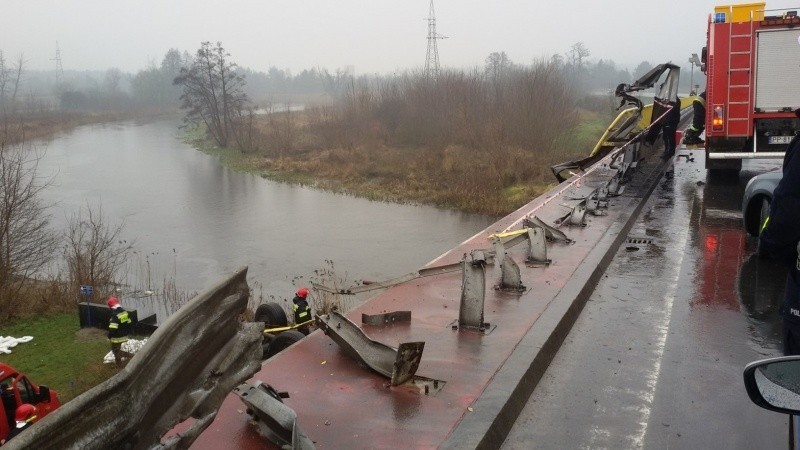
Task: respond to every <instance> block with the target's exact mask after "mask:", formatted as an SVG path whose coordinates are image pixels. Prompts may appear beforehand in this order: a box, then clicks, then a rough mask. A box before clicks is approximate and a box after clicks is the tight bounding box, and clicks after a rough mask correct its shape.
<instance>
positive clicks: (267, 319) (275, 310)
mask: <svg viewBox="0 0 800 450" xmlns="http://www.w3.org/2000/svg"><path fill="white" fill-rule="evenodd" d="M253 321H254V322H264V328H277V327H285V326H286V325H288V324H289V321H288V320H287V319H286V312H285V311H284V310H283V308H281V305H279V304H277V303H275V302H269V303H264V304H263V305H258V308H256V314H255V318H254V320H253Z"/></svg>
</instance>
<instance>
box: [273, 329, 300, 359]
mask: <svg viewBox="0 0 800 450" xmlns="http://www.w3.org/2000/svg"><path fill="white" fill-rule="evenodd" d="M304 337H305V335H304V334H303V333H301V332H299V331H297V330H288V331H284V332H282V333H280V334H278V335H277V336H275V339H273V340H272V342H271V343H270V344H269V348H267V349H266V350H265V351H264V355H265V356H264V359H267V358H270V357H273V356H275V355H277V354H278V353H279V352H280V351H281V350H283V349H285V348H287V347H289V346H290V345H292V344H294V343H295V342H298V341H300V340H301V339H303V338H304Z"/></svg>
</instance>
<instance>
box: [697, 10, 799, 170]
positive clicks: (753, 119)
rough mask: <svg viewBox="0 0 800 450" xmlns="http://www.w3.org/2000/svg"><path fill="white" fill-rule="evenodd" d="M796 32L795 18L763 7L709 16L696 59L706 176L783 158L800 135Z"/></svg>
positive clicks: (793, 14)
mask: <svg viewBox="0 0 800 450" xmlns="http://www.w3.org/2000/svg"><path fill="white" fill-rule="evenodd" d="M798 25H800V17H798V15H797V11H796V10H768V9H766V3H746V4H738V5H726V6H718V7H716V8H715V10H714V13H713V14H710V15H709V18H708V35H707V45H706V47H705V48H703V51H702V59H701V62H702V66H701V68H702V70H703V71H704V72H705V73H706V83H707V84H706V117H705V124H706V131H705V133H706V140H705V147H706V167H707V168H708V169H709V170H711V171H714V170H739V169H740V168H741V166H742V160H743V159H752V158H782V157H783V154H784V152H785V150H786V147H787V145H788V144H789V141H791V140H792V138H793V137H794V136H795V134H797V133H798V132H800V120H798V119H797V117H796V116H795V114H794V110H795V109H797V108H800V82H798V80H799V79H800V44H799V43H798V42H799V41H798V39H799V38H800V27H799V26H798Z"/></svg>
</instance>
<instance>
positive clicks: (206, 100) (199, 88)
mask: <svg viewBox="0 0 800 450" xmlns="http://www.w3.org/2000/svg"><path fill="white" fill-rule="evenodd" d="M229 56H230V54H229V53H228V52H227V51H225V49H224V48H222V43H221V42H217V44H216V46H212V44H211V43H210V42H203V43H202V44H201V46H200V49H199V50H197V54H196V55H195V57H194V60H193V61H192V65H191V66H190V67H188V68H182V69H181V71H180V75H178V76H177V77H176V78H175V80H174V84H176V85H179V86H182V87H183V94H182V95H181V101H182V104H181V108H182V109H185V110H187V111H186V116H185V117H184V122H186V123H188V124H191V125H201V124H202V125H204V126H205V127H206V130H207V131H208V133H209V134H210V135H211V137H212V138H213V139H214V141H216V143H217V144H218V145H219V146H220V147H227V145H228V143H229V142H230V141H231V138H232V137H233V136H231V134H232V133H234V132H235V130H236V126H235V122H236V121H238V120H240V119H241V118H242V115H243V113H244V111H245V106H246V105H247V103H248V98H247V95H246V94H245V93H244V85H245V81H244V76H243V75H241V74H239V73H237V72H236V64H235V63H233V62H231V61H230V60H229V59H228V57H229Z"/></svg>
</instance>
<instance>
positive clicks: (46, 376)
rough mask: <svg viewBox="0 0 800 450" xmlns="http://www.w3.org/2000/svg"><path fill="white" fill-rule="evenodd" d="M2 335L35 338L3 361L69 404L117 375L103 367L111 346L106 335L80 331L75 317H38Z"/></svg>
mask: <svg viewBox="0 0 800 450" xmlns="http://www.w3.org/2000/svg"><path fill="white" fill-rule="evenodd" d="M0 336H14V337H22V336H33V340H32V341H30V342H27V343H24V344H19V345H17V346H16V347H14V348H12V349H11V351H12V353H11V354H10V355H5V354H3V355H0V361H2V362H4V363H6V364H10V365H11V366H13V367H14V368H16V369H17V370H20V371H22V372H24V373H25V374H26V375H28V377H30V379H31V380H32V381H33V382H34V383H37V384H44V385H47V386H49V387H50V388H51V389H55V390H56V391H58V394H59V398H60V399H61V401H62V402H66V401H68V400H70V399H72V398H74V397H76V396H77V395H79V394H81V393H82V392H84V391H86V390H88V389H90V388H92V387H94V386H96V385H97V384H99V383H101V382H102V381H105V380H106V379H108V378H109V377H110V376H112V375H113V374H115V373H116V372H117V368H116V366H115V365H113V364H103V356H104V355H105V354H106V353H108V351H109V350H110V347H109V345H108V340H107V339H106V336H105V332H104V331H102V330H99V329H93V328H87V329H83V330H81V329H80V328H79V326H78V318H77V317H76V316H75V314H57V315H51V316H38V317H35V318H31V319H25V320H20V321H17V322H15V323H13V324H11V325H9V326H5V327H3V328H0Z"/></svg>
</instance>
